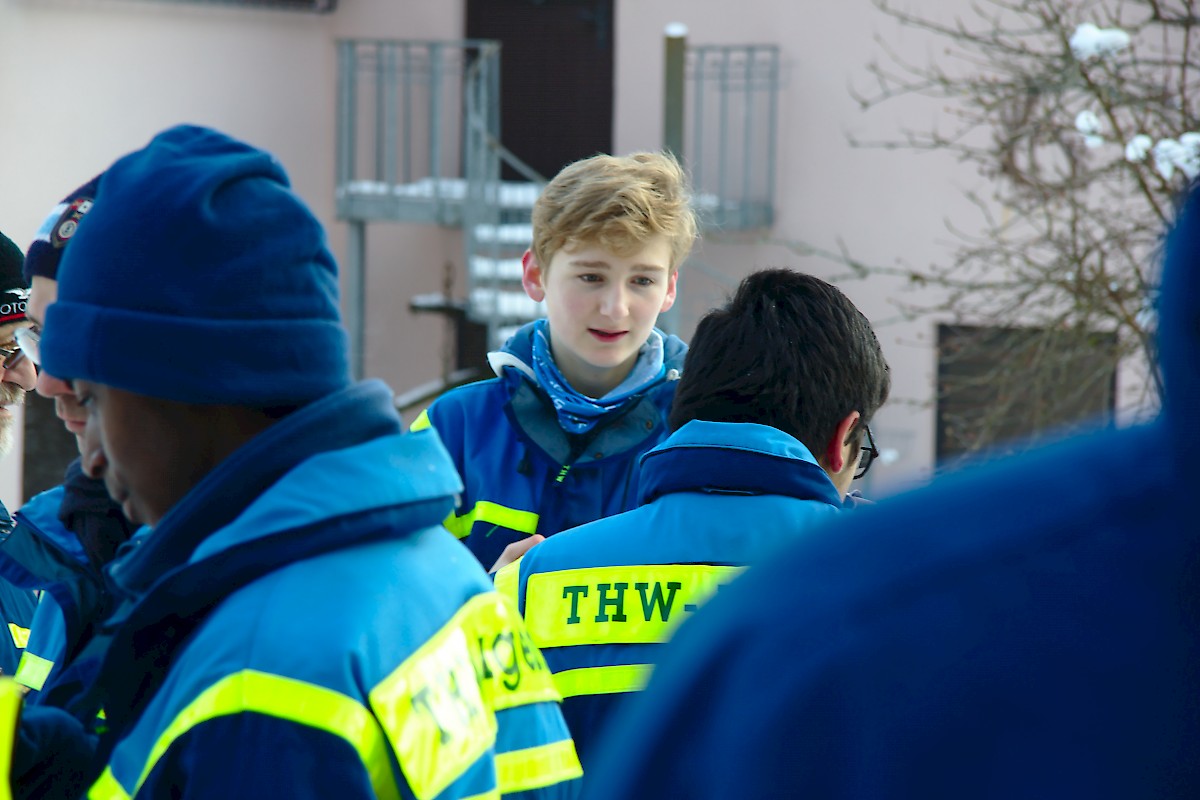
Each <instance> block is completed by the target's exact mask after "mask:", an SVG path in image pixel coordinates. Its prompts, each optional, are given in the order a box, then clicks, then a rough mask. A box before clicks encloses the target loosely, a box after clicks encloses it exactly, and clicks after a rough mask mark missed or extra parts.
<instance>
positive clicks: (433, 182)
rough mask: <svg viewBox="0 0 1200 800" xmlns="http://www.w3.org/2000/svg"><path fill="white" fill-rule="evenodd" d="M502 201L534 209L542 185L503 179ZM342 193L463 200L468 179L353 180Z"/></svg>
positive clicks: (499, 190) (503, 204)
mask: <svg viewBox="0 0 1200 800" xmlns="http://www.w3.org/2000/svg"><path fill="white" fill-rule="evenodd" d="M496 192H497V195H498V200H499V204H500V206H501V207H503V208H523V209H532V208H533V204H534V201H536V200H537V198H538V195H539V194H541V187H540V186H538V185H537V184H536V183H529V182H527V181H500V182H499V185H498V186H497V187H496ZM337 193H338V195H339V196H341V195H346V194H350V195H355V194H358V195H375V196H378V195H389V194H390V195H394V196H396V197H412V198H429V199H432V198H435V197H437V198H442V199H444V200H457V201H459V202H462V201H464V200H466V197H467V181H466V179H465V178H421V179H420V180H416V181H413V182H412V183H387V182H385V181H350V182H349V183H346V184H343V185H342V186H339V187H338V189H337Z"/></svg>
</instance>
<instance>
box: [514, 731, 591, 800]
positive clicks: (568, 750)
mask: <svg viewBox="0 0 1200 800" xmlns="http://www.w3.org/2000/svg"><path fill="white" fill-rule="evenodd" d="M582 776H583V767H581V766H580V765H579V756H578V755H576V753H575V743H574V742H573V741H571V740H570V739H563V740H562V741H559V742H551V743H550V744H543V745H539V746H537V747H527V748H525V749H524V750H510V751H509V752H507V753H497V754H496V781H497V783H499V784H500V792H501V793H502V794H511V793H513V792H528V791H532V790H533V789H541V788H542V787H543V786H552V785H554V784H556V783H561V782H562V781H569V780H573V779H575V778H579V777H582Z"/></svg>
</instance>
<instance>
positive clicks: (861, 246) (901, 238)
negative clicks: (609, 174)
mask: <svg viewBox="0 0 1200 800" xmlns="http://www.w3.org/2000/svg"><path fill="white" fill-rule="evenodd" d="M949 5H952V4H946V3H939V2H937V1H936V0H924V2H916V3H909V4H907V6H906V7H913V8H923V9H924V10H928V9H930V8H934V9H936V8H937V7H938V6H943V7H948V6H949ZM734 9H736V11H735V10H734ZM671 22H681V23H684V24H685V25H686V26H687V28H688V42H689V44H696V45H704V44H754V43H761V44H777V45H779V46H780V48H781V50H782V61H783V65H782V67H783V75H782V88H781V94H780V106H779V129H778V140H777V141H778V145H777V147H778V163H777V170H776V187H777V198H776V224H775V226H774V228H773V229H772V230H771V231H769V232H766V233H764V234H762V235H720V234H712V233H710V234H708V235H707V236H706V241H705V242H704V243H703V244H702V246H701V247H700V248H699V250H698V251H697V253H696V256H695V258H694V261H698V262H700V263H701V264H702V265H703V267H704V268H706V270H708V271H711V270H714V269H715V270H719V271H721V272H723V273H724V274H725V275H726V276H728V278H729V279H731V280H736V279H737V278H739V277H741V276H743V275H745V274H746V273H748V272H750V271H753V270H754V269H757V268H762V267H793V268H796V269H801V270H804V271H807V272H811V273H813V274H815V275H818V276H821V277H824V278H826V279H827V280H832V281H834V282H835V283H837V284H838V285H839V286H840V287H841V288H842V289H843V290H844V291H845V292H846V294H847V295H848V296H850V298H851V299H852V300H853V301H854V302H855V304H857V305H858V306H859V308H861V309H862V310H863V311H864V313H866V314H867V316H868V317H869V318H870V319H871V320H872V322H873V324H874V325H875V327H876V331H877V333H878V335H879V338H880V342H881V344H882V346H883V349H884V353H885V355H886V357H887V360H888V363H889V365H890V367H891V375H892V382H893V383H892V399H891V401H890V402H889V403H888V405H886V406H885V407H884V409H883V410H882V412H881V413H880V414H879V415H878V417H877V422H876V423H875V424H873V425H872V428H873V430H874V431H875V438H876V441H877V442H878V443H879V445H880V447H881V449H884V450H891V451H893V452H891V453H889V456H891V458H890V459H889V461H890V462H891V463H885V464H877V465H876V466H874V467H872V470H871V473H870V474H869V476H868V478H867V481H868V482H869V483H867V486H866V487H864V488H865V489H866V490H867V491H868V492H869V493H872V494H878V493H886V492H890V491H893V490H895V489H898V488H901V487H903V486H907V485H910V484H911V483H913V482H916V481H920V480H922V479H923V478H924V477H925V476H926V475H927V473H928V471H929V470H930V469H931V468H932V465H933V442H934V431H933V419H934V417H933V413H932V409H931V408H930V407H929V400H930V398H931V394H932V387H933V381H934V376H935V375H936V367H937V364H936V356H935V353H934V351H933V349H932V345H933V343H934V331H935V324H934V321H933V320H924V321H922V322H919V323H911V322H902V321H900V320H899V318H898V317H899V315H898V313H897V309H896V307H895V305H894V301H895V300H896V299H898V298H901V299H906V300H907V299H911V294H909V293H908V292H907V291H906V289H905V288H904V286H903V284H902V283H900V282H898V281H891V280H888V279H884V278H879V277H872V278H870V279H869V280H848V279H845V278H844V276H845V275H846V273H847V272H848V270H847V269H846V268H844V267H841V266H839V265H837V264H834V263H832V262H830V261H829V260H826V259H821V258H817V257H813V256H804V255H801V254H800V253H799V252H798V250H799V248H797V247H794V246H791V247H789V246H788V243H792V244H795V243H799V242H804V243H807V244H810V245H814V246H816V247H820V248H823V249H825V250H829V251H837V250H838V249H839V242H842V243H844V244H845V246H846V248H847V249H848V250H849V252H850V253H851V254H852V255H853V256H854V257H855V258H857V259H859V260H860V261H863V262H866V263H870V264H876V265H880V266H886V267H892V266H897V265H898V264H900V263H909V264H916V265H925V264H927V263H929V262H931V261H934V260H937V259H939V258H943V257H944V256H945V255H946V254H947V253H949V252H950V251H949V249H948V247H947V245H946V240H948V239H949V238H950V237H949V236H948V234H947V232H946V228H945V219H946V218H951V219H956V220H958V221H959V222H960V224H961V225H963V226H964V227H965V228H966V229H968V230H969V229H970V227H969V226H970V225H971V219H972V217H971V209H970V207H969V206H968V205H967V204H966V203H965V201H964V200H963V199H962V196H961V189H962V188H963V187H969V186H972V185H977V184H978V183H979V180H978V179H977V178H976V176H974V175H973V174H971V173H970V172H969V171H968V172H966V173H965V174H964V170H963V169H962V168H961V166H959V165H957V164H955V163H954V162H953V160H952V159H949V158H942V157H939V156H935V155H929V154H925V155H921V156H917V155H915V154H911V153H905V152H902V151H885V150H881V149H872V148H861V147H857V148H856V147H853V146H851V144H850V137H851V136H853V137H854V138H856V139H858V140H864V141H865V140H881V139H887V138H893V139H894V138H898V136H899V134H900V131H901V128H902V127H904V126H906V125H908V126H912V127H923V126H928V125H930V124H931V123H932V122H934V121H935V120H937V118H938V116H939V115H940V114H942V113H943V109H942V108H941V107H940V106H939V105H938V104H936V103H931V102H929V101H924V100H921V99H918V98H905V99H903V100H899V101H894V102H890V103H888V104H884V105H882V106H879V107H877V108H875V109H873V110H871V111H869V112H864V111H863V110H862V109H861V107H860V106H859V104H858V102H857V101H856V100H855V99H854V97H853V96H852V94H851V91H850V88H851V87H855V88H857V89H858V90H859V91H869V89H870V88H871V84H870V81H869V75H868V74H867V70H866V65H867V64H868V63H869V62H870V61H871V60H872V59H873V58H878V57H880V56H881V50H880V48H879V46H878V44H877V43H876V42H875V38H874V37H875V36H880V37H882V38H884V40H885V41H887V42H888V45H889V47H892V48H895V49H896V50H898V51H899V52H901V53H908V54H912V55H913V57H914V58H915V59H923V58H926V57H927V53H928V51H927V49H926V47H925V42H926V40H925V38H924V37H923V36H922V35H921V34H919V33H917V32H915V31H912V30H906V29H902V28H900V27H899V26H897V25H895V24H894V23H892V22H891V20H889V19H888V18H887V17H884V16H883V15H882V14H880V13H879V12H878V11H877V10H876V9H875V8H874V6H873V5H872V4H871V3H870V2H869V0H842V2H838V3H829V2H821V1H820V0H798V2H780V1H779V0H741V1H740V2H738V3H736V4H734V5H731V4H729V3H728V2H725V0H626V1H625V2H622V3H620V5H619V8H618V13H617V35H616V43H617V48H618V52H617V59H616V62H617V77H616V83H617V87H616V91H617V114H616V135H615V138H614V141H615V147H616V149H618V150H622V151H624V150H630V149H634V148H637V147H644V146H646V145H647V144H654V143H655V142H658V141H660V140H661V131H662V110H661V102H662V101H661V98H662V78H661V75H662V61H663V49H664V45H663V32H664V28H665V27H666V25H667V24H668V23H671ZM685 158H686V143H685ZM698 272H699V271H697V270H694V271H693V275H690V276H689V275H684V276H683V277H682V278H681V284H680V285H681V291H685V292H686V291H687V290H688V286H689V282H691V281H693V279H695V281H694V282H695V283H698V284H699V286H698V287H697V288H696V291H697V292H699V293H701V294H702V295H703V297H704V299H705V300H706V301H711V300H719V299H720V292H719V291H718V289H719V286H718V284H719V282H718V281H715V280H713V279H712V278H711V277H710V276H709V275H708V274H697V273H698ZM703 307H704V304H703V303H701V304H700V308H703ZM681 322H682V325H683V327H684V328H685V329H690V327H692V326H694V324H695V314H694V313H693V314H685V315H684V319H683V320H682V321H681ZM893 459H894V460H893Z"/></svg>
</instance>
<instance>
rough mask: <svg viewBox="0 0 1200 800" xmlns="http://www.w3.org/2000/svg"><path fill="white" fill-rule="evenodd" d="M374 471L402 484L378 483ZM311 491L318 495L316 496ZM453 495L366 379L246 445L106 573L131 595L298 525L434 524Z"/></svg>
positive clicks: (424, 441) (453, 479)
mask: <svg viewBox="0 0 1200 800" xmlns="http://www.w3.org/2000/svg"><path fill="white" fill-rule="evenodd" d="M409 439H411V441H407V440H409ZM402 440H404V441H402ZM381 465H387V468H389V469H396V470H398V472H397V474H398V475H403V476H404V479H403V480H394V481H386V480H380V479H379V475H380V470H381ZM400 470H406V471H404V472H400ZM285 475H291V476H297V477H303V478H305V479H306V482H305V485H306V486H307V487H308V488H309V491H308V492H307V493H304V496H297V493H296V492H294V491H290V490H289V486H291V485H295V483H297V481H288V482H286V483H287V485H286V486H281V485H280V484H279V481H280V479H281V478H282V477H283V476H285ZM307 481H313V482H311V483H310V482H307ZM313 486H319V487H322V489H321V491H319V492H315V493H314V492H312V491H311V489H312V487H313ZM461 487H462V483H461V481H460V480H459V478H458V472H457V470H455V469H454V465H453V462H452V461H451V460H450V456H449V455H448V454H447V453H446V451H445V448H444V447H443V446H442V444H441V442H440V440H439V439H438V438H437V434H436V433H433V432H432V431H430V432H428V433H426V432H421V433H414V434H404V433H403V427H402V425H401V422H400V418H399V416H398V415H397V414H396V411H395V409H394V408H393V407H392V394H391V390H389V389H388V388H387V386H386V385H384V384H383V383H382V382H380V381H365V382H363V383H360V384H358V385H356V386H353V387H351V388H349V389H346V390H344V391H341V392H337V393H335V394H333V395H329V396H327V397H325V398H323V399H321V400H318V401H316V402H314V403H312V404H310V405H308V406H305V407H304V408H302V409H300V410H298V411H295V412H293V413H292V414H289V415H288V416H287V417H284V418H283V419H282V420H280V421H279V422H277V423H275V424H274V425H272V426H271V427H270V428H268V429H267V430H266V431H264V432H263V433H261V434H259V435H258V436H256V437H255V438H253V439H251V440H250V441H249V442H247V443H246V444H245V445H243V446H242V447H241V448H240V449H239V450H237V451H236V452H234V453H233V454H232V455H231V456H229V458H227V459H226V460H225V461H224V462H223V463H222V464H220V465H219V466H218V467H217V468H216V469H215V470H213V471H212V472H211V473H209V474H208V475H207V476H205V478H204V479H203V480H202V481H201V482H200V483H199V484H198V485H197V486H196V487H195V488H193V489H192V490H191V491H190V492H189V493H188V494H187V495H186V496H185V497H184V498H183V499H182V500H180V501H179V502H178V503H177V504H176V505H175V507H174V508H172V509H171V510H170V511H169V512H168V513H167V514H166V516H164V517H163V518H162V520H161V521H160V522H159V524H158V525H157V526H156V527H155V528H153V529H152V530H150V531H149V533H148V535H146V536H143V537H139V540H138V542H139V544H138V546H137V547H136V548H133V549H132V550H131V552H129V553H127V554H123V555H122V556H120V557H119V558H118V559H117V560H116V561H115V562H113V564H112V565H111V566H110V568H109V573H110V576H111V577H112V579H113V581H114V583H115V584H116V585H117V586H119V587H121V589H122V590H123V591H125V592H126V593H128V594H129V595H130V596H136V595H138V594H141V593H142V592H143V591H145V590H146V589H147V588H148V587H149V586H150V585H151V584H153V583H154V582H156V581H157V580H159V579H160V578H161V577H162V576H163V575H164V574H166V573H167V572H170V571H171V570H173V569H176V568H179V567H181V566H183V565H185V564H187V563H189V562H195V561H196V560H202V559H204V558H206V557H210V556H211V555H213V554H214V553H216V552H219V551H221V550H223V549H229V548H233V547H235V546H238V545H241V544H245V543H247V542H250V541H252V540H256V539H265V538H267V537H269V536H271V535H272V534H275V533H279V532H281V531H283V530H294V529H296V528H297V527H304V525H305V524H306V520H309V521H312V522H316V521H318V520H320V519H329V518H332V517H336V516H345V515H349V514H353V513H354V512H355V511H367V510H371V509H375V508H380V507H383V506H397V505H404V504H413V505H422V504H424V505H428V506H430V508H431V510H428V511H427V512H426V513H427V514H428V515H429V516H431V518H432V517H436V519H432V521H429V522H427V523H424V524H430V525H432V524H436V523H438V522H440V521H441V520H442V519H443V518H445V516H446V514H448V513H449V512H450V509H451V508H453V504H454V495H455V493H457V492H459V491H461ZM439 513H440V515H441V516H437V515H438V514H439ZM247 521H249V522H247ZM350 544H352V542H343V545H344V546H349V545H350Z"/></svg>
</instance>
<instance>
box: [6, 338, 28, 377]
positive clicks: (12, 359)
mask: <svg viewBox="0 0 1200 800" xmlns="http://www.w3.org/2000/svg"><path fill="white" fill-rule="evenodd" d="M0 357H2V358H3V359H4V361H3V362H0V368H3V369H6V370H8V369H15V368H16V367H17V366H18V365H19V364H20V363H21V362H22V361H24V360H25V351H24V350H22V349H21V346H20V345H19V344H17V343H16V342H5V343H4V344H0Z"/></svg>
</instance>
